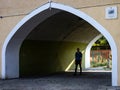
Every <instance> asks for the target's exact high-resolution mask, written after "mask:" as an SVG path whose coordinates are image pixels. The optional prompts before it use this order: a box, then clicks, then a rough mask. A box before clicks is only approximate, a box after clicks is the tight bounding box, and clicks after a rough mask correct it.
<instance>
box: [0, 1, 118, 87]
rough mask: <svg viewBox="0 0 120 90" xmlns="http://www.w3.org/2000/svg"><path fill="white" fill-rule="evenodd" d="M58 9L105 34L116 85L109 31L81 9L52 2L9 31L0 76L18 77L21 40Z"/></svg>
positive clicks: (115, 65)
mask: <svg viewBox="0 0 120 90" xmlns="http://www.w3.org/2000/svg"><path fill="white" fill-rule="evenodd" d="M50 6H51V8H54V9H55V11H53V12H51V11H50V10H49V8H50ZM60 10H63V11H66V12H69V13H72V14H73V15H75V16H77V17H80V18H82V19H83V20H85V21H87V22H88V23H90V24H91V25H92V26H93V27H95V28H96V29H97V30H98V31H99V32H100V33H102V35H104V36H105V38H106V39H107V40H108V42H109V43H110V46H111V50H112V55H113V56H112V61H113V62H112V64H113V65H112V85H113V86H117V77H118V76H117V49H116V44H115V42H114V40H113V38H112V36H111V35H110V33H109V32H108V31H107V30H106V29H105V28H104V27H103V26H101V25H100V24H99V23H98V22H96V21H95V20H94V19H93V18H92V17H89V16H88V15H87V14H85V13H83V12H82V11H80V10H77V9H74V8H72V7H69V6H66V5H62V4H58V3H54V2H52V3H48V4H45V5H43V6H41V7H40V8H38V9H36V10H34V11H33V12H31V13H30V14H29V15H27V16H26V17H25V18H23V19H22V20H21V21H20V22H19V23H18V24H17V25H16V26H15V27H14V29H13V30H12V31H11V32H10V34H9V35H8V37H7V38H6V40H5V42H4V45H3V48H2V78H3V79H4V78H18V77H19V50H20V47H21V45H22V42H23V41H24V39H25V38H26V36H27V35H28V34H29V33H30V32H31V31H32V30H33V29H34V28H35V27H36V26H37V25H38V24H39V23H41V22H43V21H44V20H46V18H49V17H50V16H52V15H54V14H56V13H58V12H60ZM48 12H50V13H49V15H48V14H46V13H48ZM38 17H39V18H38ZM38 21H39V22H38ZM26 30H27V31H26ZM11 62H12V63H11Z"/></svg>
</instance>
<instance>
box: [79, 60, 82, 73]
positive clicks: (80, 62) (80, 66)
mask: <svg viewBox="0 0 120 90" xmlns="http://www.w3.org/2000/svg"><path fill="white" fill-rule="evenodd" d="M79 67H80V74H82V65H81V62H80V64H79Z"/></svg>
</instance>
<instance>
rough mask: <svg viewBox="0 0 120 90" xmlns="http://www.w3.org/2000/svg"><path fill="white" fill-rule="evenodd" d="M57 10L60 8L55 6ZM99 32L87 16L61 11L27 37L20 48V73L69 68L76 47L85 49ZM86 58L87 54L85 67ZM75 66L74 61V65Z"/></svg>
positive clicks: (56, 70) (57, 70)
mask: <svg viewBox="0 0 120 90" xmlns="http://www.w3.org/2000/svg"><path fill="white" fill-rule="evenodd" d="M47 11H48V12H46V14H49V13H50V10H47ZM53 11H56V9H51V12H53ZM39 17H40V16H39ZM99 34H100V32H98V31H97V30H96V29H95V28H94V27H93V26H91V25H90V24H89V23H87V22H86V21H85V20H83V19H81V18H79V17H77V16H75V15H73V14H71V13H68V12H65V11H59V12H57V13H56V14H54V15H52V16H50V17H49V18H46V19H45V20H44V21H43V22H41V23H40V24H39V25H37V26H36V27H35V28H34V29H33V30H32V31H31V32H30V33H29V35H27V37H26V38H25V40H24V41H23V43H22V45H21V48H20V61H19V62H20V67H19V69H20V76H21V77H23V76H34V75H35V76H36V75H47V74H52V73H55V72H63V71H65V69H66V68H67V67H68V65H69V64H70V63H71V61H72V60H73V59H74V52H75V50H76V48H77V47H80V49H81V50H82V51H84V50H85V49H86V46H87V45H88V43H89V42H90V41H91V40H93V39H94V38H95V37H96V36H97V35H99ZM83 54H84V53H83ZM84 61H85V60H84V55H83V68H84V65H85V62H84ZM73 68H74V65H72V66H71V68H70V69H73Z"/></svg>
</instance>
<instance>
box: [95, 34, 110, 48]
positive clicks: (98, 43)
mask: <svg viewBox="0 0 120 90" xmlns="http://www.w3.org/2000/svg"><path fill="white" fill-rule="evenodd" d="M93 46H109V43H108V41H107V40H106V38H105V37H104V36H102V37H101V38H100V39H98V40H97V41H96V42H95V43H94V44H93Z"/></svg>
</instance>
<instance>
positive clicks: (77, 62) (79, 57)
mask: <svg viewBox="0 0 120 90" xmlns="http://www.w3.org/2000/svg"><path fill="white" fill-rule="evenodd" d="M78 65H79V67H80V74H82V66H81V65H82V53H81V52H80V49H79V48H77V51H76V52H75V73H74V75H76V74H77V67H78Z"/></svg>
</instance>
